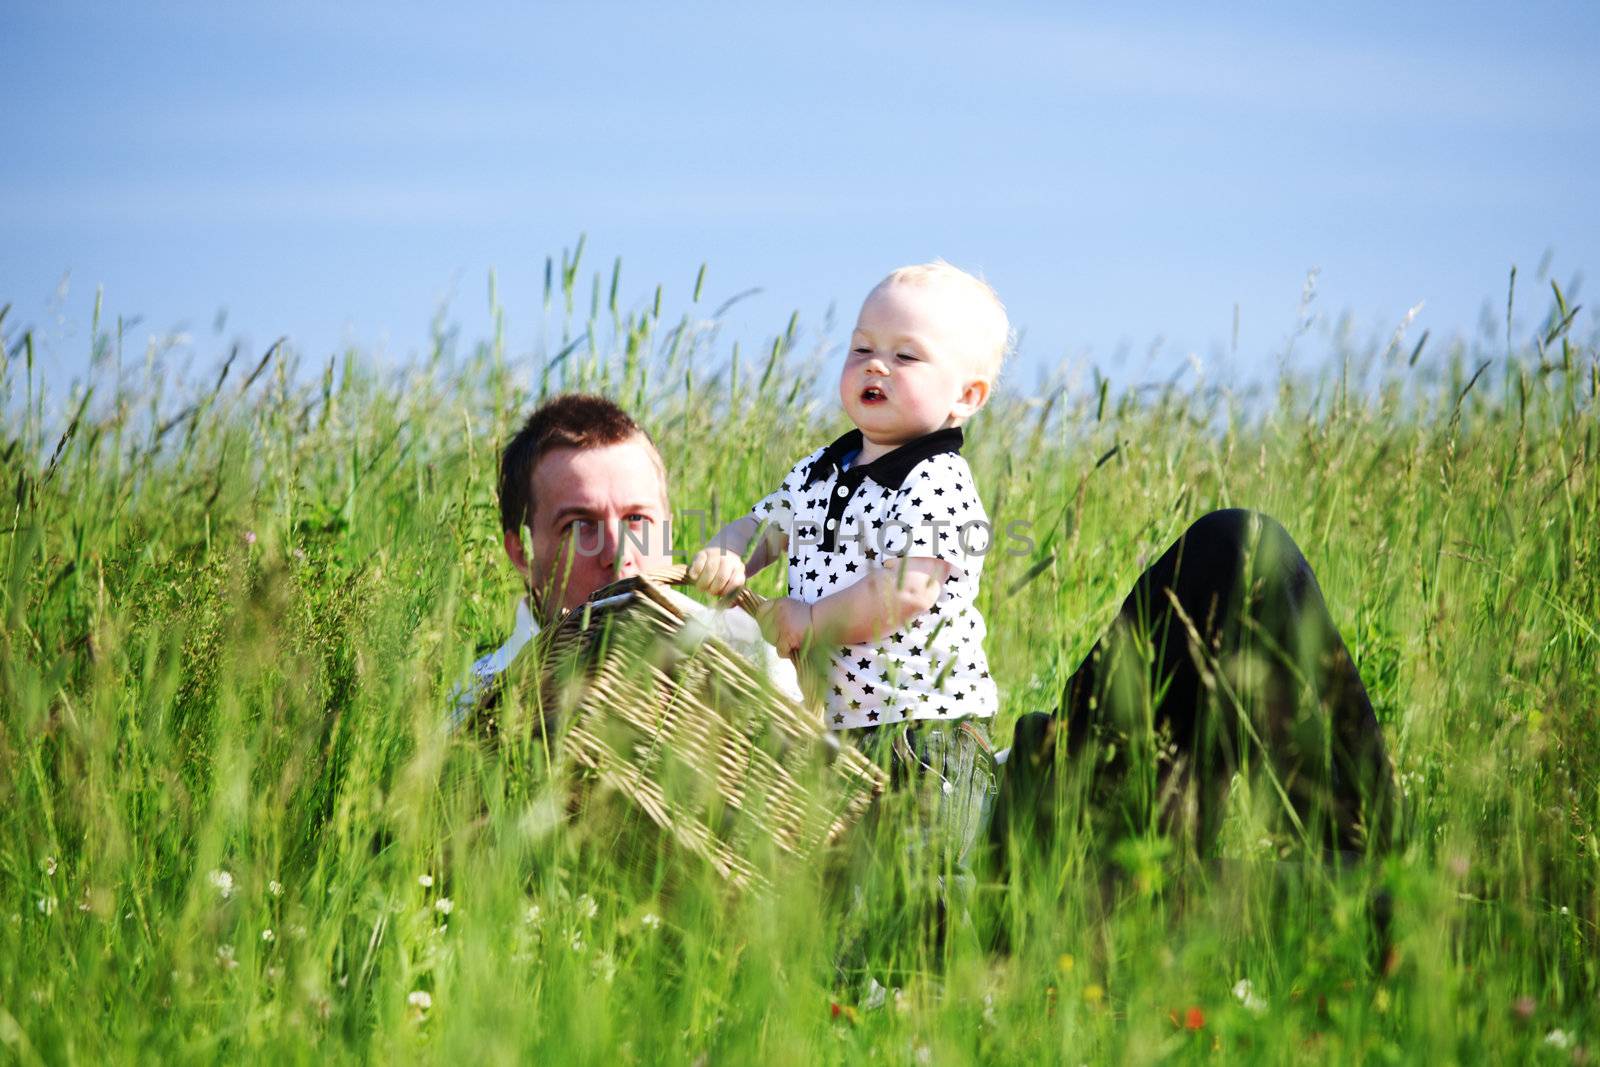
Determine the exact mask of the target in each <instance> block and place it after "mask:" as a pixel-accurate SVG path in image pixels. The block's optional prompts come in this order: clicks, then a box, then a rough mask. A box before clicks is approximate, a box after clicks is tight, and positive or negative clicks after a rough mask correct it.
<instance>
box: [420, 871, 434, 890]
mask: <svg viewBox="0 0 1600 1067" xmlns="http://www.w3.org/2000/svg"><path fill="white" fill-rule="evenodd" d="M417 884H418V885H420V886H421V887H422V888H424V889H432V888H433V875H431V874H419V875H417Z"/></svg>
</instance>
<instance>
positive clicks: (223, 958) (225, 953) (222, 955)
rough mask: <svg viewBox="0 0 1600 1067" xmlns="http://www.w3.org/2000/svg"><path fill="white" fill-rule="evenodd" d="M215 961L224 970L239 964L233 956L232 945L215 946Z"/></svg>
mask: <svg viewBox="0 0 1600 1067" xmlns="http://www.w3.org/2000/svg"><path fill="white" fill-rule="evenodd" d="M217 963H218V965H219V966H221V967H222V969H223V970H225V971H231V970H233V969H234V968H235V967H237V966H239V961H238V960H236V959H235V958H234V955H233V946H232V945H218V946H217Z"/></svg>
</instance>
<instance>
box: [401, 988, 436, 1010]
mask: <svg viewBox="0 0 1600 1067" xmlns="http://www.w3.org/2000/svg"><path fill="white" fill-rule="evenodd" d="M406 1003H407V1004H409V1005H411V1006H412V1007H413V1008H416V1009H417V1010H418V1011H427V1010H428V1009H429V1008H431V1007H433V996H432V994H430V993H429V992H428V991H427V990H426V989H413V990H412V991H411V993H410V994H409V995H408V996H407V997H406Z"/></svg>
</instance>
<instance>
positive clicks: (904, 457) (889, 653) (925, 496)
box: [750, 428, 999, 730]
mask: <svg viewBox="0 0 1600 1067" xmlns="http://www.w3.org/2000/svg"><path fill="white" fill-rule="evenodd" d="M961 443H962V436H961V430H960V429H959V428H956V429H948V430H940V431H937V432H935V433H932V434H929V435H928V436H926V437H922V438H919V439H917V440H915V441H911V442H908V443H907V444H905V445H902V446H901V447H900V448H897V449H895V450H894V451H893V452H889V453H887V454H885V455H883V456H880V457H878V458H877V459H876V460H874V461H872V462H871V463H866V464H854V465H850V466H846V464H848V463H849V462H850V459H851V457H852V456H853V455H858V454H859V452H860V447H861V432H860V431H859V430H855V431H852V432H851V433H848V434H845V435H844V436H843V437H841V438H840V439H839V440H837V441H835V442H833V444H831V445H829V446H827V447H826V448H822V449H819V450H817V451H816V452H813V453H812V454H811V455H809V456H807V457H806V458H805V459H803V460H801V461H800V462H799V463H797V464H795V466H794V468H793V469H792V470H790V471H789V473H788V475H787V476H786V477H785V478H784V480H783V485H782V487H781V488H779V489H778V490H777V491H776V492H774V493H772V494H770V495H769V496H767V497H765V498H763V499H762V500H761V501H759V502H758V503H757V504H756V505H755V507H754V508H752V509H751V512H750V513H751V515H753V516H754V517H755V518H756V519H757V520H758V521H761V522H764V523H768V524H770V525H772V526H775V527H777V528H778V529H780V530H782V531H784V532H785V533H786V534H787V535H788V543H789V595H790V596H791V597H793V598H795V599H796V600H800V601H804V602H805V603H808V604H809V603H813V602H815V601H817V600H820V599H822V598H823V597H825V596H828V595H830V594H832V593H837V592H838V591H839V590H841V589H844V588H846V587H847V586H849V585H851V584H853V583H855V582H857V581H860V580H861V579H862V578H864V577H866V575H867V574H868V573H870V572H871V571H872V569H873V568H875V567H879V566H882V565H883V564H884V562H885V561H886V560H888V561H891V562H892V561H893V560H894V559H895V558H896V557H898V556H907V557H912V558H924V559H938V560H943V561H944V562H945V563H947V564H949V568H950V569H949V575H948V577H947V578H946V579H945V582H944V585H943V587H942V589H941V590H940V592H939V598H938V599H937V600H936V601H935V602H934V604H933V606H932V607H930V608H929V609H928V610H927V611H924V612H922V613H921V614H919V615H918V616H917V617H916V618H914V619H912V620H911V621H910V622H908V623H906V625H905V627H904V628H903V629H901V630H898V631H894V632H891V633H885V634H883V635H882V636H881V637H880V638H878V639H877V640H875V641H868V642H864V643H862V644H856V645H841V646H839V647H838V648H835V649H833V651H832V655H831V656H830V660H829V676H828V678H827V679H826V682H825V689H824V690H823V693H822V696H823V701H824V705H825V716H826V721H827V723H828V725H829V726H831V727H833V728H834V729H841V730H843V729H852V728H860V727H869V726H879V725H884V724H887V723H895V722H901V721H903V720H906V719H954V718H960V717H962V716H968V715H974V716H992V715H994V714H995V712H996V710H997V708H998V704H999V699H998V695H997V693H996V691H995V685H994V680H993V679H992V678H990V676H989V664H988V661H987V659H986V658H985V657H984V654H983V637H984V622H983V616H982V615H981V614H979V612H978V608H977V603H976V600H977V593H978V579H979V576H980V574H981V572H982V570H983V557H984V554H985V553H986V552H987V551H988V550H989V547H990V546H991V544H992V543H993V531H992V529H991V528H990V526H989V521H988V515H987V514H986V513H985V511H984V509H983V502H982V501H981V500H979V499H978V493H977V490H976V488H975V487H974V485H973V480H972V471H971V469H970V468H969V467H968V466H967V461H966V460H964V459H962V458H961V454H960V448H961Z"/></svg>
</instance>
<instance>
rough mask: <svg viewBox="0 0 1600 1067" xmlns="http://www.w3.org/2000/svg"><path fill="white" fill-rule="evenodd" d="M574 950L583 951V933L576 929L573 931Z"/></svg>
mask: <svg viewBox="0 0 1600 1067" xmlns="http://www.w3.org/2000/svg"><path fill="white" fill-rule="evenodd" d="M572 951H574V952H582V951H583V935H582V934H580V933H579V932H578V931H576V930H574V931H572Z"/></svg>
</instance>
